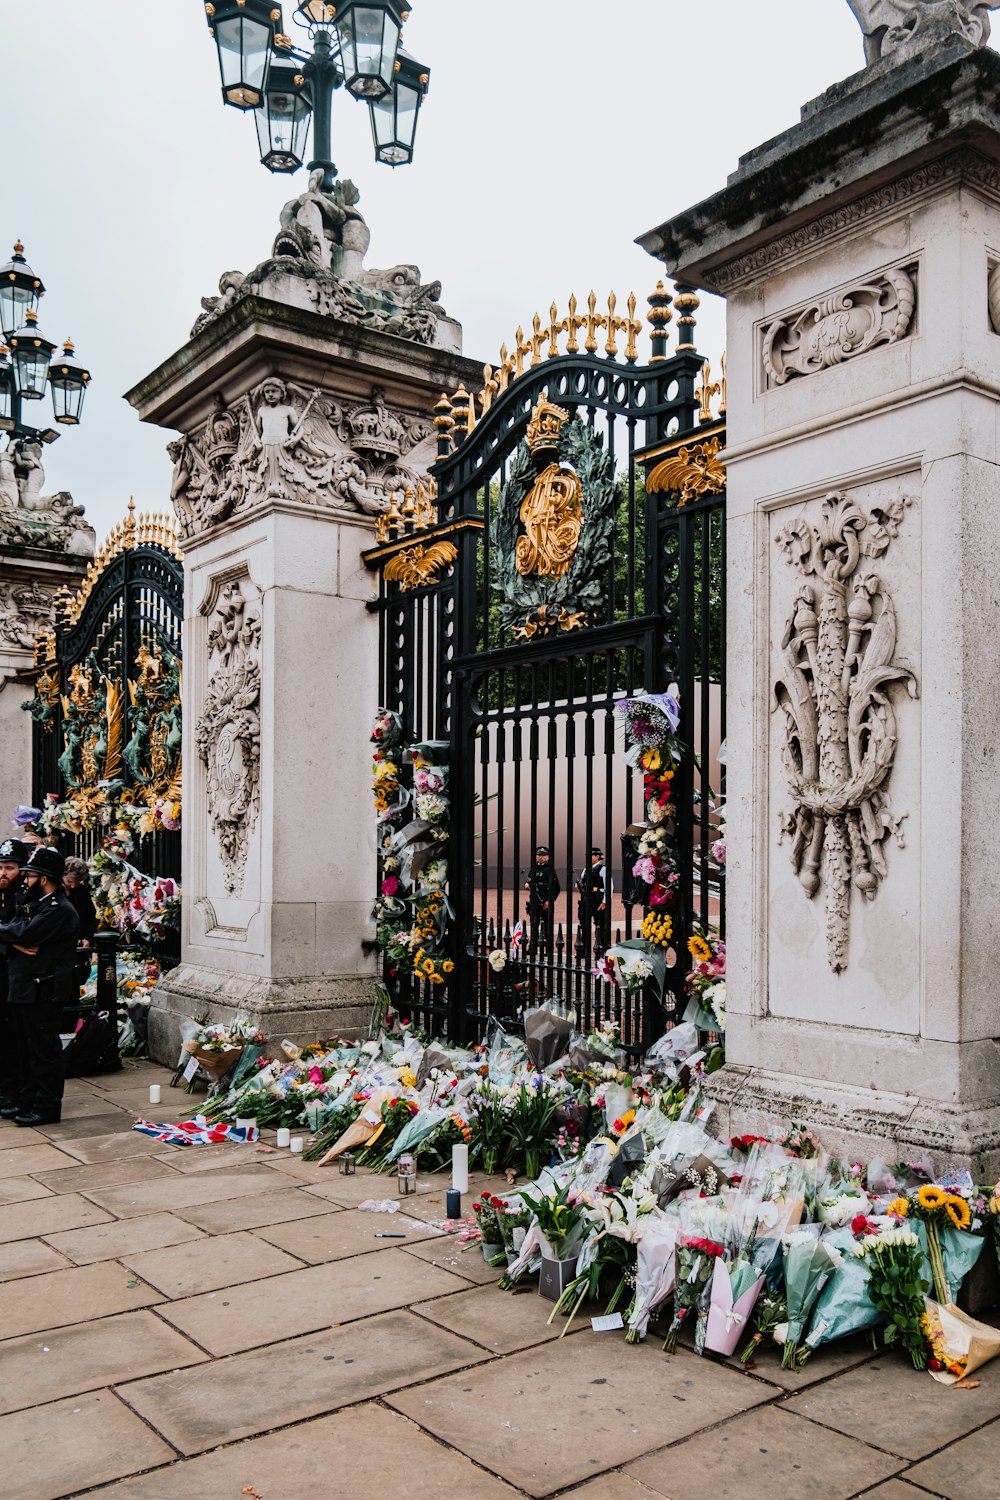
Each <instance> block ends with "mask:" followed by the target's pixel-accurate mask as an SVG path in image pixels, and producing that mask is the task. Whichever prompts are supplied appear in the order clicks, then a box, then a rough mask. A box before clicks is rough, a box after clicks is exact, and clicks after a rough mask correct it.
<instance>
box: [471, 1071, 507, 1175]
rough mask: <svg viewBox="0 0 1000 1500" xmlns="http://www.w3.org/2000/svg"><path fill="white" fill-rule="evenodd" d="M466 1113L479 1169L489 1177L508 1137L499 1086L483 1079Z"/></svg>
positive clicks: (505, 1104) (505, 1106) (496, 1164)
mask: <svg viewBox="0 0 1000 1500" xmlns="http://www.w3.org/2000/svg"><path fill="white" fill-rule="evenodd" d="M469 1117H470V1123H471V1125H472V1129H473V1132H474V1134H475V1136H476V1139H477V1140H478V1142H479V1149H480V1151H481V1153H482V1160H483V1171H484V1172H485V1173H486V1174H487V1176H489V1177H492V1176H493V1175H494V1173H495V1172H496V1171H497V1169H498V1168H499V1166H500V1164H501V1162H502V1161H503V1156H504V1151H505V1149H506V1147H507V1143H508V1141H509V1138H510V1130H509V1122H508V1112H507V1100H506V1098H505V1097H504V1095H503V1094H502V1093H501V1092H500V1090H499V1089H497V1088H494V1087H493V1086H492V1085H491V1084H489V1083H487V1082H484V1083H483V1085H482V1087H481V1088H480V1090H479V1092H478V1093H475V1094H473V1095H472V1097H471V1098H470V1100H469Z"/></svg>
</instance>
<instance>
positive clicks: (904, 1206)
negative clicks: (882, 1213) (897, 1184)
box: [886, 1198, 910, 1219]
mask: <svg viewBox="0 0 1000 1500" xmlns="http://www.w3.org/2000/svg"><path fill="white" fill-rule="evenodd" d="M909 1212H910V1205H909V1202H908V1201H907V1200H906V1199H905V1198H893V1200H892V1202H891V1203H890V1204H889V1207H888V1208H887V1209H886V1213H888V1214H895V1215H896V1217H897V1218H899V1219H905V1218H906V1216H907V1214H908V1213H909Z"/></svg>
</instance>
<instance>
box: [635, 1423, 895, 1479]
mask: <svg viewBox="0 0 1000 1500" xmlns="http://www.w3.org/2000/svg"><path fill="white" fill-rule="evenodd" d="M709 1458H710V1459H711V1462H708V1461H707V1460H708V1459H709ZM902 1467H903V1465H902V1463H901V1461H900V1460H899V1459H898V1458H891V1457H890V1456H889V1455H888V1454H887V1453H877V1452H876V1451H875V1449H874V1448H869V1447H868V1446H867V1445H866V1444H864V1443H859V1442H858V1441H857V1440H856V1439H855V1438H849V1437H843V1436H841V1434H840V1433H837V1432H828V1431H827V1430H826V1429H825V1428H822V1427H817V1426H816V1424H815V1423H814V1422H807V1421H805V1420H804V1419H803V1418H802V1417H796V1416H794V1415H793V1414H792V1413H791V1412H788V1411H784V1410H781V1411H778V1410H776V1409H775V1408H774V1407H773V1406H772V1407H767V1408H765V1409H764V1410H763V1411H755V1412H750V1413H748V1414H747V1415H746V1416H743V1417H738V1418H737V1419H736V1420H735V1421H733V1422H726V1423H724V1424H723V1426H721V1427H718V1428H716V1430H715V1431H714V1432H713V1433H712V1434H711V1436H708V1437H706V1436H701V1437H694V1438H689V1439H688V1440H687V1442H683V1443H673V1444H671V1446H670V1448H669V1450H668V1451H666V1452H662V1453H657V1454H654V1455H653V1456H652V1457H650V1458H644V1459H641V1460H640V1461H639V1462H638V1463H635V1464H630V1465H629V1467H628V1468H627V1469H626V1470H625V1472H626V1474H627V1475H629V1477H630V1478H633V1479H637V1480H639V1482H640V1483H641V1484H644V1485H646V1486H647V1487H648V1488H649V1489H651V1490H652V1491H653V1493H654V1495H666V1496H669V1500H716V1497H717V1496H718V1493H719V1476H720V1474H727V1475H732V1476H734V1478H735V1476H736V1475H738V1476H739V1479H738V1481H737V1482H736V1484H735V1487H736V1488H738V1490H739V1495H740V1500H773V1497H774V1493H775V1481H776V1479H777V1477H778V1476H779V1475H780V1482H781V1485H782V1487H783V1489H784V1490H785V1492H786V1493H787V1494H789V1495H794V1496H795V1500H848V1497H849V1496H851V1495H856V1494H857V1493H858V1491H859V1490H860V1489H862V1488H863V1487H864V1486H865V1485H867V1484H870V1483H874V1482H875V1481H876V1480H881V1479H887V1478H888V1477H889V1476H890V1475H892V1474H893V1473H895V1472H897V1471H898V1470H899V1469H901V1468H902Z"/></svg>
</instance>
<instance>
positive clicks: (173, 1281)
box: [122, 1234, 301, 1298]
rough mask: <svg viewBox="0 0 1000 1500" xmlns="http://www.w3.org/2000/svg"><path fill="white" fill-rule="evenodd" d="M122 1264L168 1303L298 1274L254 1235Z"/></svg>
mask: <svg viewBox="0 0 1000 1500" xmlns="http://www.w3.org/2000/svg"><path fill="white" fill-rule="evenodd" d="M122 1262H123V1264H125V1265H126V1266H128V1267H129V1268H130V1269H131V1270H133V1271H134V1272H135V1273H136V1275H137V1276H141V1277H142V1279H143V1281H148V1282H149V1284H150V1285H151V1286H154V1287H156V1288H157V1290H158V1291H161V1292H163V1293H164V1295H165V1296H167V1297H174V1298H177V1297H193V1296H196V1295H198V1294H199V1293H201V1292H211V1291H215V1290H216V1289H217V1288H219V1287H230V1286H235V1285H236V1284H237V1283H239V1282H248V1281H260V1280H261V1279H262V1278H263V1277H265V1276H277V1275H280V1274H281V1273H282V1272H283V1271H297V1270H300V1269H301V1259H300V1260H296V1259H295V1258H294V1257H293V1256H291V1255H286V1254H285V1253H284V1251H282V1250H278V1249H276V1248H275V1247H274V1246H273V1245H267V1244H265V1243H264V1242H263V1240H260V1239H258V1238H257V1236H256V1235H253V1234H221V1235H218V1236H216V1237H215V1238H213V1239H201V1240H196V1241H193V1242H192V1241H188V1242H187V1243H186V1244H180V1245H171V1246H169V1247H168V1248H166V1249H162V1250H145V1251H140V1252H139V1253H137V1254H130V1255H123V1256H122Z"/></svg>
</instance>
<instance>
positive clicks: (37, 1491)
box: [0, 1391, 174, 1500]
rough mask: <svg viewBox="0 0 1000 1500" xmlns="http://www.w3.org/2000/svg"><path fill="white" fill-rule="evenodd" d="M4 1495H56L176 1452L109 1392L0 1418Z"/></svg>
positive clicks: (39, 1498) (13, 1498)
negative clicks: (5, 1493)
mask: <svg viewBox="0 0 1000 1500" xmlns="http://www.w3.org/2000/svg"><path fill="white" fill-rule="evenodd" d="M0 1452H2V1453H3V1455H4V1488H5V1490H6V1492H7V1497H8V1500H60V1497H61V1496H63V1495H72V1494H75V1493H76V1492H77V1491H78V1490H81V1489H89V1488H91V1487H92V1486H93V1485H95V1484H100V1483H101V1482H102V1481H104V1482H107V1481H108V1480H109V1479H118V1478H120V1477H121V1475H123V1474H134V1473H136V1472H137V1471H138V1470H140V1469H150V1468H153V1467H154V1466H155V1465H156V1464H162V1463H167V1462H169V1460H170V1459H172V1458H173V1457H174V1452H173V1450H172V1449H171V1448H168V1447H167V1444H166V1443H164V1442H162V1441H161V1440H160V1439H159V1438H158V1437H156V1436H155V1434H154V1433H152V1432H150V1430H149V1428H148V1427H147V1426H146V1424H145V1422H142V1421H140V1419H139V1418H138V1417H137V1416H134V1415H133V1413H132V1412H130V1411H128V1410H127V1409H126V1407H125V1406H124V1405H123V1404H122V1402H121V1401H119V1400H118V1398H117V1397H116V1396H114V1395H112V1393H111V1392H110V1391H99V1392H97V1394H96V1395H90V1396H71V1397H69V1399H68V1400H66V1401H54V1402H52V1403H51V1404H49V1405H47V1406H40V1407H37V1408H36V1409H35V1410H34V1411H23V1412H14V1413H12V1414H11V1415H10V1416H6V1417H0Z"/></svg>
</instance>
